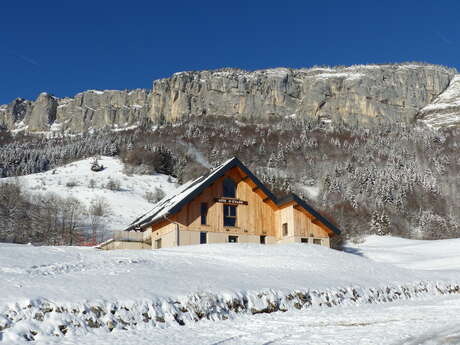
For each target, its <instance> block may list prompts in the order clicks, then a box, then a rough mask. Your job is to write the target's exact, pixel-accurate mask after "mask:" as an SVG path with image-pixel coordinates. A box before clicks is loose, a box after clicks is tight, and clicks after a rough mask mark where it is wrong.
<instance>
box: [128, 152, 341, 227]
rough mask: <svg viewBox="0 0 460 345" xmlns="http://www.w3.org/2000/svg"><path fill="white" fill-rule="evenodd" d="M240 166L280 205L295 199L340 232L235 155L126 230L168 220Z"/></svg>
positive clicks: (309, 209)
mask: <svg viewBox="0 0 460 345" xmlns="http://www.w3.org/2000/svg"><path fill="white" fill-rule="evenodd" d="M234 167H239V168H240V169H241V170H242V171H243V172H244V173H245V174H246V175H247V176H248V177H249V178H250V179H251V180H252V181H253V182H254V183H255V184H256V185H257V187H258V188H259V189H260V190H262V192H263V193H264V194H265V195H266V196H267V197H268V198H269V199H271V200H272V201H273V202H274V203H275V204H276V205H278V206H280V205H283V204H285V203H287V202H291V201H294V202H296V203H297V204H298V205H300V206H301V207H303V208H304V209H305V210H306V211H307V212H309V213H310V214H311V215H313V216H314V217H315V218H316V219H317V220H319V221H320V222H321V223H322V224H324V225H325V226H326V227H327V228H329V229H330V230H331V231H333V232H334V233H336V234H340V230H339V229H338V228H337V227H336V226H335V225H333V224H332V223H331V222H329V221H328V220H327V219H326V218H325V217H323V216H322V215H321V214H320V213H318V212H317V211H315V210H314V209H313V208H312V207H311V206H310V205H308V204H307V203H306V202H305V201H304V200H302V199H300V198H299V197H298V196H297V195H295V194H291V195H288V196H287V197H285V198H283V199H280V200H278V199H277V198H276V197H275V196H274V195H273V194H272V192H270V190H269V189H267V187H265V185H264V184H263V183H262V182H260V180H259V179H258V178H257V177H256V176H254V175H253V174H252V172H251V171H250V170H249V169H248V168H246V166H244V164H243V163H241V161H240V160H239V159H238V158H236V157H233V158H231V159H229V160H228V161H226V162H225V163H223V164H221V165H220V166H218V167H217V168H216V169H214V170H213V171H211V172H210V173H209V174H208V175H204V176H200V177H198V178H197V179H195V180H192V181H189V182H187V183H185V184H183V185H182V186H180V187H179V188H178V189H176V190H174V191H173V192H171V193H169V194H167V195H166V196H165V197H164V198H163V199H161V200H160V201H159V202H158V203H156V204H155V206H154V207H153V208H152V209H151V210H150V211H149V212H147V213H145V214H144V215H142V216H141V217H139V218H137V219H136V220H135V221H134V222H132V223H131V224H130V225H129V226H128V227H127V228H126V229H125V231H129V230H133V229H139V228H143V227H145V226H147V225H149V224H152V223H155V222H157V221H160V220H163V219H165V220H166V217H168V216H169V215H173V214H176V213H177V212H178V211H180V209H181V208H182V207H183V206H184V205H185V204H187V203H188V202H190V201H192V200H193V199H195V198H196V197H197V196H198V195H199V194H200V193H201V192H202V191H203V190H204V189H205V188H207V187H208V186H209V185H210V184H211V183H212V182H214V181H215V180H217V179H218V178H220V177H222V176H224V174H225V172H227V171H228V170H230V169H232V168H234Z"/></svg>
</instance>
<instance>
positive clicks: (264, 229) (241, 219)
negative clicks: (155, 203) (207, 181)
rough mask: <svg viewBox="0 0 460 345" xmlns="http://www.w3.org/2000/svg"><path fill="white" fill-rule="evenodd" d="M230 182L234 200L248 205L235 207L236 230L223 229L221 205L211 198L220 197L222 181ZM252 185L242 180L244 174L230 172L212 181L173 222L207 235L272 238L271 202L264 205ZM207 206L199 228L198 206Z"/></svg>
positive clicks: (262, 199) (273, 217)
mask: <svg viewBox="0 0 460 345" xmlns="http://www.w3.org/2000/svg"><path fill="white" fill-rule="evenodd" d="M225 177H229V178H231V179H232V180H233V181H235V183H236V184H237V190H236V197H237V198H238V199H240V200H245V201H247V202H248V205H238V206H236V209H237V224H236V227H228V226H224V218H223V205H224V204H222V203H218V202H215V201H214V198H216V197H220V196H223V180H224V179H225ZM254 187H255V184H254V183H252V181H251V180H250V179H245V176H244V174H242V172H241V171H240V170H239V169H238V168H234V169H231V170H229V171H228V172H227V173H226V174H225V176H223V177H221V178H220V179H218V180H217V181H215V182H214V183H213V184H212V185H211V186H210V187H209V188H207V189H206V190H204V191H203V193H201V195H199V196H198V197H197V198H196V199H195V200H193V201H191V202H190V203H188V204H187V205H186V206H184V208H183V209H182V210H180V211H179V212H178V213H177V214H176V215H175V216H174V217H171V219H172V220H174V221H175V222H178V223H180V224H181V228H183V227H185V228H188V229H190V230H200V229H201V230H203V231H208V232H227V231H228V232H232V233H242V234H247V235H267V236H276V234H275V215H274V212H273V209H272V207H273V206H271V205H270V202H267V201H265V202H264V199H265V198H266V196H265V195H263V193H260V192H257V190H256V191H254V190H253V188H254ZM202 202H205V203H207V204H208V213H207V224H206V225H201V217H200V215H201V213H200V212H201V203H202Z"/></svg>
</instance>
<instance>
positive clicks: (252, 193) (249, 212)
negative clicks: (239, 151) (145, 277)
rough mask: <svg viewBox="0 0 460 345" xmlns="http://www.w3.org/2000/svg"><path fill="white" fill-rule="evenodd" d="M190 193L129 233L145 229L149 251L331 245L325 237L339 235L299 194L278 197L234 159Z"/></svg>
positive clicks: (136, 224) (141, 220)
mask: <svg viewBox="0 0 460 345" xmlns="http://www.w3.org/2000/svg"><path fill="white" fill-rule="evenodd" d="M233 187H234V190H232V188H233ZM189 190H190V191H188V190H187V189H185V190H183V191H181V193H182V194H181V195H178V196H177V197H176V199H177V200H176V201H175V202H170V201H169V200H174V195H173V196H170V197H169V198H170V199H168V198H166V200H165V201H163V203H162V202H161V201H160V205H159V206H158V210H156V211H155V210H154V211H153V212H152V214H150V215H149V214H147V215H144V216H143V217H141V218H139V219H138V220H136V222H133V224H131V226H130V227H129V228H128V229H127V231H133V230H136V231H143V232H144V233H145V234H146V236H144V238H145V237H149V241H148V242H149V243H151V246H152V248H164V247H173V246H178V245H191V244H200V243H222V242H224V243H225V242H242V243H250V242H253V243H263V244H272V243H289V242H302V243H313V244H321V245H324V246H329V238H330V237H331V236H333V235H334V234H337V233H339V232H340V231H339V230H338V229H337V228H336V227H335V226H333V225H332V224H331V223H330V222H329V221H328V220H327V219H325V218H324V217H323V216H321V215H320V214H319V213H318V212H316V211H315V210H314V209H313V208H311V206H309V205H307V204H306V203H305V202H304V201H303V200H301V199H299V198H298V197H297V196H295V195H291V196H289V197H287V198H285V199H284V200H278V199H276V198H275V197H274V196H273V194H272V193H271V192H270V191H269V190H268V189H267V188H266V187H265V186H264V185H263V184H262V183H261V182H260V181H259V180H258V179H257V178H256V177H255V176H254V175H253V174H252V173H251V172H250V171H249V170H248V169H247V168H246V167H245V166H244V165H243V164H242V163H241V162H240V161H239V160H238V159H236V158H233V159H232V160H229V161H227V162H226V163H224V164H223V165H222V166H220V167H219V168H217V169H216V170H215V171H214V172H212V173H211V174H210V176H209V177H203V178H202V182H200V183H198V182H197V183H195V184H193V183H192V184H191V187H189ZM168 202H169V203H168ZM165 209H166V210H167V211H168V212H165Z"/></svg>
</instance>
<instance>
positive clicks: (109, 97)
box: [56, 89, 150, 131]
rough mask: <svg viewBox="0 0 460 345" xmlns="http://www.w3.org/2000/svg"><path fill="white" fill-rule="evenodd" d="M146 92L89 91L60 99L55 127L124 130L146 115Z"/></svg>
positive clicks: (147, 110)
mask: <svg viewBox="0 0 460 345" xmlns="http://www.w3.org/2000/svg"><path fill="white" fill-rule="evenodd" d="M149 95H150V91H149V90H144V89H136V90H132V91H117V90H106V91H97V90H90V91H86V92H82V93H79V94H77V95H76V96H75V97H74V98H63V99H61V100H60V101H59V105H58V107H57V116H56V121H57V122H56V124H57V126H59V127H61V128H63V129H71V130H73V131H85V130H88V129H91V128H104V127H110V128H115V129H116V128H126V127H129V126H132V125H135V124H137V123H138V122H139V121H141V120H142V119H144V118H146V117H147V116H148V113H149Z"/></svg>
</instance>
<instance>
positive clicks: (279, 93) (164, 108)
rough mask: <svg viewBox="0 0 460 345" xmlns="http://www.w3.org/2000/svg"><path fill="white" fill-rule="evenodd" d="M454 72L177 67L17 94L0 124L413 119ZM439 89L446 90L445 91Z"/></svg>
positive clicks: (76, 127) (402, 67) (438, 96)
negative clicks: (32, 96) (108, 83)
mask: <svg viewBox="0 0 460 345" xmlns="http://www.w3.org/2000/svg"><path fill="white" fill-rule="evenodd" d="M455 73H456V71H455V70H453V69H449V68H445V67H442V66H436V65H427V64H394V65H362V66H350V67H336V68H320V67H315V68H310V69H289V68H275V69H267V70H259V71H253V72H248V71H243V70H239V69H222V70H215V71H196V72H180V73H176V74H174V75H173V76H171V77H170V78H165V79H160V80H156V81H154V83H153V89H152V90H145V89H137V90H132V91H114V90H107V91H96V90H90V91H86V92H82V93H79V94H77V95H76V96H74V97H73V98H61V99H59V98H55V97H53V96H50V95H48V94H46V93H42V94H40V95H39V97H38V98H37V100H35V101H34V102H32V101H27V100H24V99H20V98H18V99H16V100H14V101H13V102H12V103H11V104H9V105H3V106H0V126H1V127H3V128H7V129H16V130H19V129H27V130H28V131H50V130H51V131H53V130H54V131H61V130H69V131H72V132H81V131H86V130H90V129H92V128H104V127H110V128H126V127H129V126H133V125H136V124H138V123H139V122H140V121H142V120H143V119H147V118H150V119H152V120H154V121H178V120H180V119H182V118H184V117H186V116H202V115H216V116H231V117H240V118H251V119H256V120H260V121H263V120H266V119H269V118H271V117H273V116H275V117H285V116H291V115H293V114H295V116H299V117H302V116H314V117H321V118H330V117H334V116H340V117H342V118H345V119H346V118H348V117H350V116H352V115H355V116H358V117H360V118H362V119H366V118H368V117H376V116H383V117H386V118H389V119H392V120H395V121H412V120H414V119H415V118H424V117H427V116H431V117H433V116H434V117H436V116H437V114H438V113H437V110H439V109H440V107H438V108H436V109H435V110H434V111H431V110H433V109H431V108H430V104H432V103H434V104H443V102H444V100H445V99H448V100H449V101H452V99H453V98H455V97H457V96H455V95H454V96H452V95H451V93H452V92H451V93H449V92H448V87H449V85H452V82H453V80H454V79H455V78H454V76H455ZM455 85H456V84H455ZM455 90H456V89H455ZM444 91H446V92H447V96H449V95H450V96H449V97H450V98H449V97H447V96H446V97H444V98H443V96H442V94H443V92H444ZM452 97H453V98H452ZM456 99H457V98H455V100H456ZM455 100H454V105H455V104H456V101H455ZM430 109H431V110H430Z"/></svg>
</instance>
